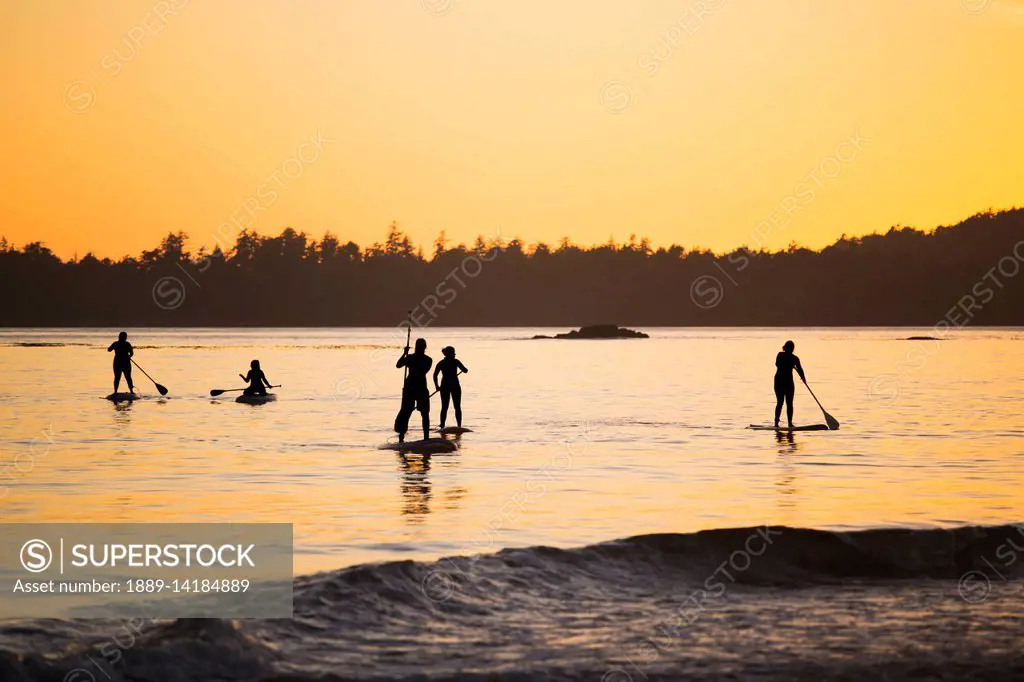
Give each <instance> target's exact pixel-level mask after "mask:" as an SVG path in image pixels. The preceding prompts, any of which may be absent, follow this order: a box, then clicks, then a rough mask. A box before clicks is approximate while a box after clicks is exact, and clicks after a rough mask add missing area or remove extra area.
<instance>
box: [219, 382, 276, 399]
mask: <svg viewBox="0 0 1024 682" xmlns="http://www.w3.org/2000/svg"><path fill="white" fill-rule="evenodd" d="M267 388H281V384H274V385H273V386H268V387H267ZM244 390H245V389H244V388H215V389H213V390H211V391H210V397H211V398H216V397H217V396H219V395H221V394H223V393H230V392H231V391H244Z"/></svg>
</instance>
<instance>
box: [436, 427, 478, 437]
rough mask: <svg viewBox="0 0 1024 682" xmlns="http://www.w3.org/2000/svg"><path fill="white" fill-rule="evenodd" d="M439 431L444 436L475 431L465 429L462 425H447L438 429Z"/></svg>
mask: <svg viewBox="0 0 1024 682" xmlns="http://www.w3.org/2000/svg"><path fill="white" fill-rule="evenodd" d="M437 432H438V433H440V434H441V435H442V436H458V435H461V434H463V433H473V429H464V428H462V427H461V426H446V427H444V428H443V429H438V430H437Z"/></svg>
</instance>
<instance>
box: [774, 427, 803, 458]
mask: <svg viewBox="0 0 1024 682" xmlns="http://www.w3.org/2000/svg"><path fill="white" fill-rule="evenodd" d="M775 441H776V442H777V443H778V444H779V454H780V455H787V454H789V453H791V452H796V451H797V449H798V448H799V447H800V446H799V445H797V442H796V433H794V432H793V431H776V432H775Z"/></svg>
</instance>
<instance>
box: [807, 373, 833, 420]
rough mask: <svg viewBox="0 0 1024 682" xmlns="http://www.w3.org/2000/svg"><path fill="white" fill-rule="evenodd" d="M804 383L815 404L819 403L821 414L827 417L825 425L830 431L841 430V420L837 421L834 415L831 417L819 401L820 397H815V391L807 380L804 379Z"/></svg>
mask: <svg viewBox="0 0 1024 682" xmlns="http://www.w3.org/2000/svg"><path fill="white" fill-rule="evenodd" d="M803 382H804V386H806V387H807V392H808V393H810V394H811V397H812V398H814V402H816V403H818V407H819V408H820V409H821V413H822V414H823V415H825V424H827V425H828V428H829V430H831V431H835V430H836V429H838V428H839V420H838V419H836V418H835V417H833V416H832V415H830V414H829V413H828V411H827V410H825V408H824V407H823V406H822V404H821V401H820V400H818V396H816V395H814V391H813V390H812V389H811V386H810V384H808V383H807V380H806V379H804V380H803Z"/></svg>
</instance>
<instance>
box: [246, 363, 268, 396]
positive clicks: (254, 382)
mask: <svg viewBox="0 0 1024 682" xmlns="http://www.w3.org/2000/svg"><path fill="white" fill-rule="evenodd" d="M238 376H240V377H242V381H247V382H249V388H247V389H245V390H244V391H242V395H266V394H267V389H268V388H270V386H271V384H270V380H269V379H267V375H266V374H264V373H263V370H262V369H260V361H259V360H253V361H252V362H250V363H249V373H248V374H239V375H238Z"/></svg>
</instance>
